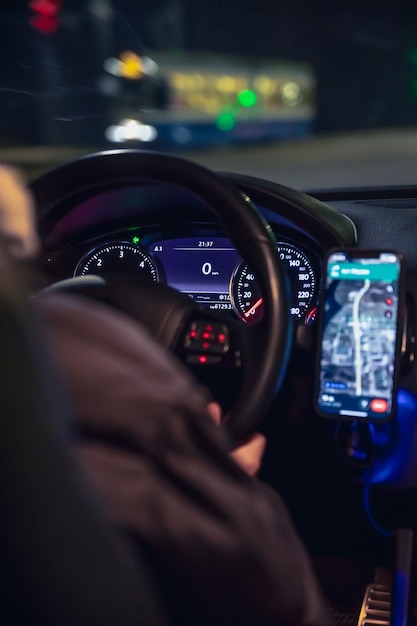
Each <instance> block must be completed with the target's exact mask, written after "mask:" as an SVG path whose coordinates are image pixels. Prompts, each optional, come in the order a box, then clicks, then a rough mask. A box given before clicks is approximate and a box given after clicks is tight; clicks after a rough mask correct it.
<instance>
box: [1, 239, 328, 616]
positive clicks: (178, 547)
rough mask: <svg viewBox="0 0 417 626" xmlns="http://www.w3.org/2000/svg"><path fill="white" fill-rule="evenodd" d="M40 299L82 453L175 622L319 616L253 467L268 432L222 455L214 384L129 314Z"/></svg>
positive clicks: (297, 548) (296, 553) (292, 537)
mask: <svg viewBox="0 0 417 626" xmlns="http://www.w3.org/2000/svg"><path fill="white" fill-rule="evenodd" d="M11 241H13V236H12V237H11ZM38 302H39V308H40V311H41V314H42V316H43V318H44V321H45V325H46V328H47V331H48V333H49V339H50V343H51V347H52V349H53V351H54V354H55V360H56V363H57V367H58V368H59V369H60V371H61V373H62V377H63V380H64V382H65V383H66V386H67V389H68V391H69V393H70V397H71V399H72V402H73V407H74V414H75V415H76V420H77V424H78V428H79V434H80V436H79V437H78V439H77V454H78V455H79V459H80V463H82V464H83V466H84V467H85V471H86V475H87V477H88V479H89V480H90V481H91V483H92V485H93V486H94V487H95V488H96V489H97V490H98V492H99V493H100V496H101V499H102V502H103V505H104V508H105V509H106V510H107V512H108V514H109V515H110V516H111V517H112V519H113V520H114V523H115V524H116V525H117V526H118V527H119V528H120V529H121V530H122V531H123V532H124V533H125V534H126V535H127V536H128V537H130V538H131V540H132V549H133V550H137V551H138V553H140V555H141V556H142V557H145V559H146V561H147V563H148V565H149V568H150V570H151V572H152V574H153V576H154V578H155V580H156V582H157V585H158V588H159V590H160V591H161V597H162V598H163V600H164V603H165V607H164V608H165V610H166V613H167V615H168V618H169V620H170V621H171V623H172V624H173V625H178V626H213V625H214V624H215V625H217V626H221V625H224V626H226V625H227V626H238V625H239V626H270V625H275V624H276V625H296V626H308V625H311V626H319V625H320V626H321V625H322V624H324V623H325V618H324V610H323V603H322V598H321V594H320V591H319V588H318V585H317V582H316V579H315V576H314V574H313V571H312V568H311V565H310V562H309V559H308V556H307V554H306V551H305V549H304V547H303V545H302V544H301V542H300V540H299V538H298V537H297V534H296V532H295V530H294V527H293V525H292V522H291V519H290V517H289V514H288V511H287V509H286V507H285V505H284V503H283V501H282V499H281V497H280V496H279V495H278V494H277V493H276V492H275V491H273V490H271V489H269V488H268V487H266V486H265V485H263V484H262V483H260V482H259V481H258V480H257V479H256V478H254V477H252V476H250V475H249V474H250V473H254V470H255V469H256V465H257V463H258V461H259V458H260V456H261V452H262V449H263V443H264V442H263V440H262V439H261V438H260V437H255V438H254V439H253V440H252V442H250V443H249V445H248V446H247V447H246V448H245V447H244V448H242V449H240V450H238V451H237V452H235V454H234V457H233V456H230V455H229V454H228V449H229V447H230V445H229V441H228V440H227V437H226V434H225V433H224V431H223V430H222V429H220V428H218V426H217V425H216V424H215V421H218V420H219V411H218V409H217V408H216V406H215V405H213V404H210V402H211V398H210V396H209V394H208V392H207V391H206V390H205V389H204V388H202V387H200V386H199V385H198V384H197V382H196V381H195V380H194V379H193V378H192V377H191V375H190V373H189V372H188V371H187V370H186V369H185V368H183V367H182V365H181V364H180V363H179V362H177V361H176V360H175V359H174V358H173V357H171V356H170V355H168V354H167V353H166V352H165V351H164V350H163V349H162V348H160V347H159V346H158V345H157V344H156V343H155V342H154V340H153V339H152V338H151V337H150V336H149V335H148V334H147V333H146V331H145V330H144V329H142V328H141V327H140V326H139V325H138V324H136V323H135V322H133V321H132V320H131V319H130V318H128V317H127V316H125V315H123V314H121V313H116V312H115V311H113V310H111V309H109V308H107V307H105V306H104V305H101V304H98V303H96V302H92V301H90V300H87V299H84V298H82V297H76V296H72V295H64V294H58V295H57V294H55V293H50V294H45V295H43V296H42V297H41V298H39V301H38ZM207 407H209V408H207ZM213 418H214V419H213ZM242 468H246V469H248V471H249V473H248V472H247V471H244V469H242Z"/></svg>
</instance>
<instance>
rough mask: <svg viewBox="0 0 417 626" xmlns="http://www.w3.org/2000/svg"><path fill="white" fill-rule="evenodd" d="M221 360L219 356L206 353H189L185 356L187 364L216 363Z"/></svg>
mask: <svg viewBox="0 0 417 626" xmlns="http://www.w3.org/2000/svg"><path fill="white" fill-rule="evenodd" d="M221 360H222V357H221V356H212V355H208V354H190V355H188V356H187V358H186V362H187V363H188V364H189V365H218V364H219V363H220V362H221Z"/></svg>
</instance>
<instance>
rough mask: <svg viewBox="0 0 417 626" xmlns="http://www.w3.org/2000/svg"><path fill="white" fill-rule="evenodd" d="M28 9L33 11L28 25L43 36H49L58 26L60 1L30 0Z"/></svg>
mask: <svg viewBox="0 0 417 626" xmlns="http://www.w3.org/2000/svg"><path fill="white" fill-rule="evenodd" d="M29 8H30V9H31V10H32V11H34V15H33V16H32V17H31V18H30V25H31V26H33V28H36V30H39V31H40V32H41V33H43V34H44V35H51V34H52V33H54V32H55V31H56V30H57V28H58V26H59V17H58V14H59V10H60V8H61V0H32V1H31V2H29Z"/></svg>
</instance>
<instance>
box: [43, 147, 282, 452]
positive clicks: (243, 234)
mask: <svg viewBox="0 0 417 626" xmlns="http://www.w3.org/2000/svg"><path fill="white" fill-rule="evenodd" d="M121 152H122V151H121ZM122 154H123V169H122V171H121V172H120V177H118V178H117V180H118V181H120V180H121V181H122V182H128V183H130V184H137V183H138V182H144V181H146V182H154V183H169V184H172V185H176V186H179V187H182V188H184V189H186V190H187V191H189V192H192V193H194V194H196V195H197V196H199V197H200V198H202V199H203V200H205V201H206V202H207V204H208V205H209V206H210V208H211V210H212V211H213V213H214V214H215V215H216V217H217V218H218V221H219V222H220V223H221V224H222V225H223V227H224V229H225V230H226V233H227V235H228V236H229V238H230V239H231V241H232V242H233V244H234V246H235V247H236V249H237V251H238V252H239V253H240V255H241V256H242V257H243V259H244V260H245V261H246V262H247V263H248V264H249V265H250V267H251V269H252V271H253V272H254V273H255V274H256V277H257V279H258V281H259V284H260V287H261V291H262V295H263V316H262V319H261V321H260V322H259V323H258V324H257V325H254V326H246V325H243V324H242V323H241V322H238V321H234V320H231V319H230V318H229V317H226V316H225V315H224V314H223V315H222V314H221V313H217V312H216V313H215V312H211V311H207V310H203V309H201V308H199V306H197V305H196V304H195V303H194V302H193V301H192V300H191V299H190V298H189V297H188V296H186V295H184V294H181V293H179V292H177V291H175V290H173V289H170V288H169V287H166V286H164V285H161V284H156V283H149V282H145V281H140V280H139V281H124V280H120V279H116V278H115V277H113V278H112V277H107V278H106V277H103V278H101V277H88V279H87V280H84V279H82V278H81V279H70V280H68V281H62V282H61V283H57V284H56V285H55V287H54V288H57V289H65V290H68V289H69V290H72V291H76V292H78V293H82V294H83V295H87V296H91V297H93V298H98V299H99V300H101V301H104V302H106V303H108V304H111V305H113V306H116V307H117V308H119V309H122V310H123V311H124V312H126V313H128V314H129V315H131V316H133V317H134V318H135V319H136V320H137V321H139V322H140V323H142V324H143V325H144V326H145V327H146V328H147V329H148V330H149V331H150V332H151V334H153V335H154V337H155V338H156V339H157V340H158V341H159V342H160V343H161V344H162V345H163V346H165V348H167V349H168V350H170V351H171V352H173V353H174V354H175V355H176V356H177V357H178V358H180V359H181V360H182V361H183V362H184V363H185V364H186V365H187V366H192V368H193V371H194V372H195V373H197V376H198V372H199V371H203V370H204V371H207V370H208V369H210V368H222V369H223V370H224V371H228V370H229V371H232V370H234V371H236V370H238V371H240V372H241V373H242V384H241V387H240V391H239V392H238V394H237V397H236V400H235V402H234V403H233V406H232V407H231V409H230V411H229V412H228V414H227V415H226V416H225V419H224V425H225V427H226V429H227V430H228V432H229V433H230V435H231V437H232V439H233V440H234V442H236V443H238V442H240V441H243V440H245V439H246V438H247V437H248V436H249V435H250V434H251V433H252V432H253V431H254V430H255V428H256V426H257V424H258V423H259V421H260V420H261V419H262V417H264V415H265V413H266V411H267V410H268V408H269V406H270V404H271V403H272V401H273V399H274V397H275V395H276V393H277V391H278V389H279V386H280V384H281V382H282V380H283V377H284V374H285V370H286V365H287V360H288V355H289V348H290V341H291V332H289V324H290V319H289V313H288V304H287V302H288V299H287V281H286V277H285V273H284V270H283V267H282V265H281V263H280V260H279V257H278V254H277V252H276V245H275V240H274V236H273V233H272V231H271V229H270V227H269V225H268V224H267V222H266V221H265V220H264V219H263V217H262V216H261V215H260V213H259V212H258V210H257V209H256V207H255V205H254V204H253V203H252V202H251V200H250V199H249V198H248V197H247V196H246V195H245V194H243V193H241V192H239V191H238V190H237V189H236V188H235V187H233V186H232V185H231V184H230V183H228V182H227V181H225V180H224V179H223V178H221V177H220V176H218V175H216V174H214V173H213V172H211V171H210V170H208V169H206V168H204V167H202V166H200V165H197V164H195V163H192V162H190V161H187V160H185V159H182V158H178V157H174V156H170V155H165V154H159V153H155V152H147V151H140V150H128V151H123V152H122ZM114 155H115V152H114V151H111V152H104V153H99V154H96V155H92V156H89V157H86V158H84V159H81V160H79V161H78V162H77V163H73V164H71V168H72V169H71V172H72V175H74V174H75V175H76V178H77V184H78V187H79V188H80V189H84V190H87V189H89V188H92V186H93V180H94V181H95V182H97V178H98V175H99V176H100V177H101V181H106V180H109V179H111V178H112V179H114V178H115V173H114ZM116 160H117V159H116ZM66 167H68V166H64V167H63V168H60V169H58V170H55V172H53V173H52V174H47V175H46V176H45V177H43V179H41V180H42V182H43V186H45V184H46V183H47V184H46V187H48V186H50V185H52V186H53V187H55V188H56V186H57V185H59V184H62V183H63V182H64V181H65V178H66V177H67V179H66V186H67V187H68V172H67V171H66ZM52 176H53V177H52ZM48 177H50V181H48ZM45 179H46V180H45ZM38 182H39V181H38ZM34 191H35V195H37V189H36V186H35V188H34ZM37 200H38V204H39V197H37ZM40 217H41V218H42V215H41V216H40Z"/></svg>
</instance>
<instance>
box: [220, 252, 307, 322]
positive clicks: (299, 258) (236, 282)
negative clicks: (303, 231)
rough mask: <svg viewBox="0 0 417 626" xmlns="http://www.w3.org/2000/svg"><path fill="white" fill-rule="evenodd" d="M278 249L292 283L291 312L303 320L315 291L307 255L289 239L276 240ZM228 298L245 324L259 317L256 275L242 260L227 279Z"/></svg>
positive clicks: (259, 308) (293, 315)
mask: <svg viewBox="0 0 417 626" xmlns="http://www.w3.org/2000/svg"><path fill="white" fill-rule="evenodd" d="M277 251H278V254H279V256H280V259H281V261H282V262H283V263H284V265H285V266H286V269H287V273H288V277H289V279H290V284H291V299H290V311H289V313H290V315H291V316H292V317H293V318H296V319H299V320H303V321H305V320H306V318H307V316H308V315H309V314H310V310H309V309H310V307H311V304H312V302H313V298H314V296H315V292H316V276H315V273H314V270H313V267H312V265H311V262H310V260H309V259H308V258H307V256H306V255H305V254H304V252H302V251H301V250H299V249H298V248H296V247H295V246H293V245H291V244H289V243H283V242H279V243H278V244H277ZM230 288H231V294H230V295H231V300H232V304H233V308H234V310H235V311H236V313H237V315H238V316H239V317H240V319H242V320H243V321H244V322H245V323H246V324H255V323H256V322H258V321H259V320H260V319H261V318H262V313H263V302H262V294H261V290H260V287H259V284H258V281H257V280H256V277H255V275H254V274H253V272H252V271H251V269H250V268H249V266H248V264H247V263H245V262H244V261H242V262H241V263H239V265H238V266H237V267H236V268H235V271H234V273H233V276H232V280H231V283H230Z"/></svg>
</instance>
